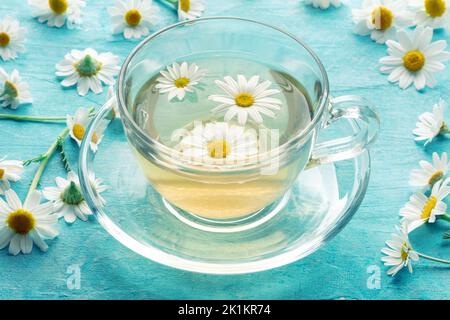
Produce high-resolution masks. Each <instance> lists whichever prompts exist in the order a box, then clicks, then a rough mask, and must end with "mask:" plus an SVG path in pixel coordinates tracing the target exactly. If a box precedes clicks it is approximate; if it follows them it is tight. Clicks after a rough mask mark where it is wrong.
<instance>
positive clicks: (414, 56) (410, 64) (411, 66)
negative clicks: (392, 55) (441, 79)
mask: <svg viewBox="0 0 450 320" xmlns="http://www.w3.org/2000/svg"><path fill="white" fill-rule="evenodd" d="M424 64H425V56H424V55H423V53H422V52H420V51H419V50H412V51H409V52H408V53H406V54H405V56H404V57H403V65H404V66H405V68H406V69H408V70H409V71H413V72H416V71H419V70H420V69H422V68H423V66H424Z"/></svg>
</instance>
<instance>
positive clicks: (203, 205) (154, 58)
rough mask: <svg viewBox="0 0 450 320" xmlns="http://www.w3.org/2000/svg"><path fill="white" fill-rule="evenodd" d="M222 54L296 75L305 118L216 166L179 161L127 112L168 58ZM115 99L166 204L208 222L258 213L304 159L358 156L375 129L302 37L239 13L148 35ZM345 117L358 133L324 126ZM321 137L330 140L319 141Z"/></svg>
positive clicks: (371, 116) (373, 119) (362, 104)
mask: <svg viewBox="0 0 450 320" xmlns="http://www.w3.org/2000/svg"><path fill="white" fill-rule="evenodd" d="M229 53H232V54H234V55H238V56H240V57H245V58H247V59H251V60H256V61H261V62H263V63H264V64H267V65H271V66H273V68H276V69H277V70H281V71H282V72H284V73H286V74H289V75H290V76H292V77H294V78H296V80H298V81H299V82H300V83H301V84H302V85H303V86H304V89H305V91H306V92H305V93H306V95H307V97H308V98H309V100H310V104H311V106H312V110H311V119H312V120H311V122H310V123H309V124H308V125H307V126H306V127H305V128H304V129H303V130H300V131H298V132H296V133H295V134H293V135H292V136H290V137H289V139H287V140H286V141H283V143H280V144H279V145H278V146H277V147H275V148H272V149H270V150H268V151H267V152H264V153H260V154H259V155H258V156H257V158H256V157H255V159H254V161H248V162H246V163H245V164H242V163H236V164H231V165H223V166H220V167H217V166H216V165H214V164H205V163H196V162H195V161H189V162H186V161H185V159H184V158H183V157H182V156H180V154H178V152H177V151H175V150H174V149H172V148H169V147H167V146H166V145H164V144H162V143H160V142H159V141H157V140H156V139H153V138H152V137H150V136H149V135H148V134H147V133H146V132H145V131H143V130H142V128H141V127H139V126H138V125H137V123H136V122H135V120H134V119H133V117H132V108H133V106H134V102H135V99H136V96H137V94H138V91H139V89H140V88H141V87H142V86H143V85H144V84H145V82H146V81H148V79H149V78H150V77H151V76H153V75H155V74H157V73H158V72H159V70H161V69H163V68H165V66H167V65H169V64H171V63H172V62H173V61H184V60H185V59H186V58H188V57H190V56H197V55H221V54H229ZM117 98H118V105H119V111H120V115H121V119H122V122H123V125H124V129H125V134H126V136H127V138H128V141H129V143H130V145H131V147H132V149H133V150H134V152H135V155H136V158H137V159H138V162H139V163H140V165H141V168H142V169H143V172H144V173H145V175H146V176H147V178H148V180H149V181H150V183H151V184H152V185H153V187H154V188H155V189H156V190H157V191H158V192H159V193H160V194H161V196H162V197H163V198H164V199H165V200H166V204H167V206H168V207H170V210H172V211H173V210H175V211H176V212H178V213H180V214H182V215H185V216H189V215H193V216H195V217H196V218H201V219H207V220H209V221H210V222H211V223H215V222H217V221H219V222H226V221H228V222H231V223H236V221H240V220H246V219H248V217H254V216H255V215H260V216H264V215H265V214H267V212H266V211H265V210H264V209H265V208H267V207H268V206H270V205H272V204H273V203H274V202H276V201H280V199H282V197H283V195H284V194H286V192H287V191H288V190H289V188H290V187H291V186H292V183H293V181H294V180H295V179H296V178H297V176H298V175H299V173H300V172H301V171H302V170H303V169H304V168H305V167H306V166H307V165H308V166H313V165H319V164H324V163H328V162H331V161H337V160H343V159H348V158H350V157H354V156H356V155H358V154H360V153H361V152H363V151H364V150H366V148H367V146H368V145H369V144H370V143H371V142H372V141H373V140H374V138H375V136H376V134H377V131H378V127H379V120H378V117H377V115H376V114H375V113H374V111H373V110H372V109H371V108H370V107H369V106H368V103H367V102H366V101H365V100H364V99H362V98H359V97H355V96H343V97H338V98H331V97H330V94H329V85H328V78H327V74H326V72H325V69H324V67H323V65H322V63H321V62H320V60H319V58H318V57H317V55H316V54H315V53H314V52H313V51H312V50H311V49H310V48H309V47H308V46H306V45H305V44H304V43H303V42H301V41H300V40H298V39H297V38H296V37H294V36H293V35H291V34H289V33H287V32H285V31H282V30H280V29H278V28H276V27H273V26H270V25H267V24H265V23H260V22H255V21H251V20H247V19H241V18H229V17H216V18H203V19H198V20H195V21H188V22H182V23H178V24H176V25H173V26H170V27H168V28H166V29H163V30H161V31H159V32H157V33H155V34H153V35H152V36H150V37H148V38H147V39H145V40H144V41H143V42H142V43H140V44H139V45H138V46H137V47H136V48H135V50H134V51H133V52H132V53H131V54H130V55H129V57H128V58H127V59H126V61H125V63H124V65H123V67H122V70H121V72H120V76H119V81H118V86H117ZM294 108H295V106H294ZM346 118H351V119H355V120H357V126H358V131H357V133H356V134H352V135H351V136H336V135H333V126H331V124H333V123H334V122H336V121H338V120H340V119H346ZM324 132H325V133H324ZM325 136H331V138H330V139H322V140H324V141H320V137H322V138H323V137H325ZM270 139H271V137H268V138H267V139H266V140H270Z"/></svg>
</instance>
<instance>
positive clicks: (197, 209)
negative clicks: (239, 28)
mask: <svg viewBox="0 0 450 320" xmlns="http://www.w3.org/2000/svg"><path fill="white" fill-rule="evenodd" d="M131 111H132V115H133V118H134V120H135V122H136V123H137V124H138V125H139V126H140V127H141V128H142V129H143V130H144V131H145V132H146V133H147V134H148V135H149V136H150V137H152V138H153V139H155V140H157V141H159V142H160V143H162V144H164V145H166V146H168V147H170V148H173V149H174V150H176V151H178V152H179V154H180V157H181V158H183V157H186V159H187V160H186V161H188V160H189V159H195V161H196V166H197V167H199V169H202V163H204V164H205V168H206V167H207V168H213V169H211V170H210V171H209V172H206V173H205V172H203V173H202V174H198V175H196V174H186V173H184V172H182V171H181V170H176V169H169V168H167V167H163V166H160V165H159V164H158V163H157V161H155V160H154V157H150V156H149V155H148V154H149V152H147V151H146V150H144V149H142V148H141V147H138V146H135V147H136V153H137V157H138V160H139V162H140V165H141V166H142V168H143V170H144V172H145V174H146V176H147V177H148V179H149V181H150V182H151V184H152V185H153V186H154V188H155V189H156V190H157V191H158V192H159V193H160V194H161V195H162V196H163V197H164V198H165V199H166V200H167V201H169V202H170V203H172V204H173V205H175V206H176V207H178V208H181V209H183V210H185V211H187V212H189V213H192V214H195V215H199V216H202V217H205V218H213V219H230V218H237V217H242V216H246V215H249V214H252V213H255V212H257V211H258V210H261V209H263V208H264V207H266V206H267V205H269V204H271V203H272V202H274V201H276V200H277V199H279V198H280V197H281V196H282V195H283V194H284V193H285V192H286V190H287V189H288V188H289V187H290V185H291V184H292V182H293V181H294V180H295V179H296V177H297V175H298V173H299V172H300V171H301V170H302V169H303V168H304V166H305V165H306V163H307V161H308V159H309V157H310V152H311V148H312V141H311V140H312V138H311V137H309V138H308V140H307V141H306V142H304V143H303V144H302V145H301V146H300V147H298V151H297V152H296V153H295V159H293V158H291V159H288V160H287V161H280V167H279V168H277V170H275V171H273V172H270V173H264V172H262V171H261V169H260V168H259V169H256V170H253V171H252V172H251V173H250V172H246V173H245V174H243V173H239V171H238V170H237V171H236V170H235V171H232V172H231V171H230V172H227V171H226V170H221V168H222V166H227V165H229V164H230V163H232V164H233V165H234V166H236V167H239V165H240V164H248V162H249V161H250V159H256V158H258V156H259V155H260V154H262V153H264V152H267V151H270V148H276V147H278V146H279V145H282V144H283V143H285V142H286V141H288V140H289V139H290V138H291V137H292V136H293V135H295V134H297V133H299V132H300V131H301V130H302V129H304V128H305V127H306V126H307V125H308V124H309V123H310V121H311V115H312V105H311V102H310V99H309V97H308V95H307V94H306V90H305V89H304V87H303V86H302V85H301V83H299V82H298V81H296V80H295V79H294V78H293V77H291V76H290V75H288V74H286V73H283V72H281V71H277V70H275V69H274V68H271V67H269V66H266V65H264V64H261V63H258V62H255V61H252V60H246V59H242V58H236V57H223V56H211V57H209V58H197V59H190V60H189V61H183V62H180V63H178V64H174V65H170V66H168V67H167V69H164V70H162V72H161V74H157V75H154V76H153V77H152V78H150V79H149V80H148V81H147V82H146V83H145V84H144V85H143V86H142V87H141V88H140V90H139V91H138V94H137V95H136V98H135V99H134V103H133V109H132V110H131ZM261 129H264V130H265V131H263V130H261ZM261 132H271V133H272V132H275V133H276V135H275V136H276V137H277V141H276V143H275V144H274V143H273V142H272V144H270V143H269V144H267V145H268V148H265V149H264V150H263V148H262V145H261V141H262V140H261V138H262V137H261ZM311 136H312V135H311ZM270 139H271V138H270V137H268V140H270ZM251 161H254V160H251ZM211 164H213V165H214V166H213V167H211V166H208V165H211Z"/></svg>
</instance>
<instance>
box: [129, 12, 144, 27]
mask: <svg viewBox="0 0 450 320" xmlns="http://www.w3.org/2000/svg"><path fill="white" fill-rule="evenodd" d="M141 19H142V15H141V13H140V12H139V10H137V9H131V10H128V11H127V13H125V21H126V22H127V24H128V25H129V26H132V27H136V26H137V25H138V24H139V23H140V22H141Z"/></svg>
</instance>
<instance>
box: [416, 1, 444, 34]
mask: <svg viewBox="0 0 450 320" xmlns="http://www.w3.org/2000/svg"><path fill="white" fill-rule="evenodd" d="M410 4H411V7H413V8H414V9H415V11H416V12H417V14H416V18H415V24H417V25H421V26H424V27H431V28H433V29H441V28H450V11H449V9H450V8H449V5H450V3H447V0H412V1H411V2H410Z"/></svg>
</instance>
